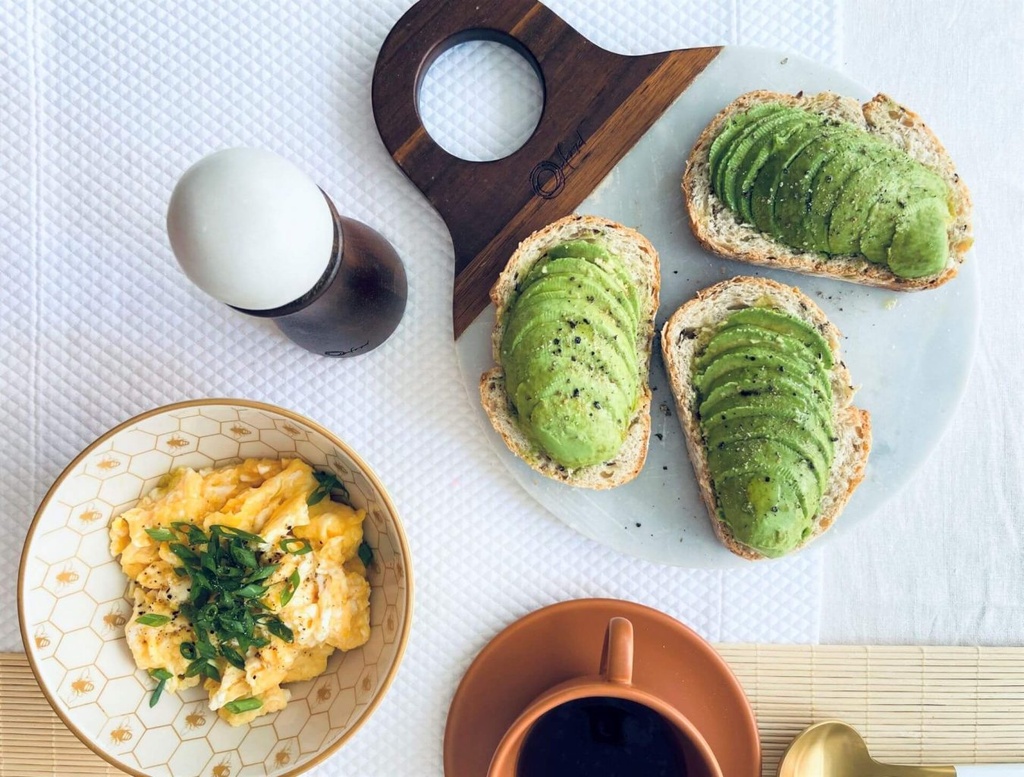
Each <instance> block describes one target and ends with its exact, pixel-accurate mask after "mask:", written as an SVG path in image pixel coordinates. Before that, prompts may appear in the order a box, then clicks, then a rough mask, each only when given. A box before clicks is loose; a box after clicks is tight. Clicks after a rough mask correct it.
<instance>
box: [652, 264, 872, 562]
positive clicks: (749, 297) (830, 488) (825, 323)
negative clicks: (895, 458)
mask: <svg viewBox="0 0 1024 777" xmlns="http://www.w3.org/2000/svg"><path fill="white" fill-rule="evenodd" d="M736 316H738V320H731V319H732V318H733V317H736ZM754 327H759V328H761V329H762V331H763V334H762V335H761V336H760V337H754V336H753V335H752V334H751V336H747V335H746V334H744V333H745V332H746V331H748V330H751V331H753V328H754ZM732 333H741V334H744V336H743V337H742V338H738V337H736V336H735V335H734V334H732ZM840 337H841V335H840V333H839V330H838V329H836V327H835V326H834V325H833V324H832V323H831V322H829V320H828V319H827V317H826V316H825V314H824V313H823V312H822V310H821V309H820V308H819V307H818V306H817V305H815V304H814V302H812V301H811V300H810V299H809V298H808V297H807V296H806V295H804V294H803V293H802V292H800V290H799V289H796V288H794V287H790V286H785V285H783V284H781V283H777V282H775V281H772V280H768V279H766V278H751V277H738V278H732V279H730V280H727V281H723V282H722V283H718V284H716V285H714V286H711V287H710V288H707V289H704V290H703V291H701V292H699V293H698V294H697V296H696V298H695V299H693V300H691V301H690V302H687V303H686V304H685V305H683V306H682V307H680V308H679V309H678V310H677V311H676V312H675V313H674V314H673V315H672V316H671V317H670V318H669V320H668V321H667V322H666V323H665V326H664V328H663V329H662V333H661V349H662V354H663V355H664V358H665V368H666V371H667V372H668V376H669V381H670V383H671V385H672V395H673V397H674V399H675V404H676V410H677V417H678V418H679V423H680V426H681V427H682V430H683V435H684V437H685V439H686V446H687V450H688V452H689V454H690V461H691V463H692V465H693V470H694V473H695V475H696V477H697V484H698V487H699V489H700V492H701V496H702V498H703V499H704V502H705V505H706V506H707V509H708V515H709V517H710V519H711V523H712V526H713V527H714V530H715V533H716V534H717V536H718V538H719V539H720V540H721V541H722V542H723V543H724V544H725V546H726V547H728V548H729V550H731V551H732V552H733V553H736V554H737V555H739V556H742V557H744V558H747V559H762V558H773V557H777V556H781V555H784V554H786V553H789V552H792V551H794V550H796V549H798V548H801V547H803V546H804V545H806V544H807V543H808V542H810V541H811V540H813V539H814V538H815V537H817V536H818V535H819V534H821V533H822V532H823V531H825V530H826V529H827V528H828V527H829V526H831V525H832V523H833V522H834V521H835V520H836V518H837V517H838V516H839V514H840V513H841V512H842V510H843V508H844V507H845V506H846V503H847V501H848V500H849V498H850V496H851V495H852V494H853V491H854V489H855V488H856V487H857V485H858V484H859V483H860V482H861V480H863V478H864V472H865V467H866V466H867V458H868V452H869V450H870V448H871V422H870V417H869V415H868V413H867V412H866V411H864V410H861V409H859V408H856V407H854V406H853V404H852V401H853V394H854V387H853V385H852V383H851V378H850V373H849V370H848V369H847V368H846V365H845V364H844V363H843V361H842V358H841V354H840V347H839V346H840ZM744 347H746V348H747V350H746V351H744V350H743V349H744ZM822 347H825V348H827V349H828V353H827V354H824V353H822V351H821V349H822ZM768 351H772V352H774V356H773V355H770V354H769V353H768ZM744 359H745V360H746V361H747V362H748V364H749V366H747V367H746V368H744V367H743V366H742V361H743V360H744ZM797 364H802V365H803V367H804V369H802V370H799V371H797V373H796V374H794V367H795V366H796V365H797ZM737 365H739V366H737ZM780 367H781V368H782V371H781V372H780V371H779V368H780ZM822 376H824V379H825V381H826V383H825V385H824V386H823V385H822V382H821V381H822ZM712 447H713V450H712V449H711V448H712Z"/></svg>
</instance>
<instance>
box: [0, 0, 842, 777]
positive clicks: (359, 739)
mask: <svg viewBox="0 0 1024 777" xmlns="http://www.w3.org/2000/svg"><path fill="white" fill-rule="evenodd" d="M407 6H408V3H407V2H403V1H402V0H373V1H372V2H371V0H353V1H352V2H343V3H337V2H333V3H331V2H324V1H320V2H315V3H301V4H286V5H285V4H282V5H277V4H263V3H227V4H202V3H195V2H189V1H188V0H168V2H164V3H160V4H144V5H134V4H124V3H120V2H117V0H100V2H94V3H93V2H90V3H86V2H56V1H55V0H39V1H38V2H30V0H24V1H23V2H15V3H13V4H12V3H5V4H3V5H2V6H0V51H3V52H4V57H3V58H0V262H2V278H3V280H2V282H0V284H2V285H0V289H2V291H3V303H2V304H0V355H2V361H0V397H2V400H0V429H2V430H3V437H2V441H3V444H2V445H0V527H2V529H3V532H4V536H5V540H6V541H5V542H3V543H2V544H0V563H2V565H3V569H5V570H7V573H6V574H4V575H3V576H2V577H0V607H2V609H3V612H4V613H5V615H4V616H3V618H2V621H0V649H5V650H15V649H19V648H20V639H19V636H18V631H17V623H16V617H15V616H14V612H15V601H16V591H15V588H16V583H15V575H14V571H15V570H16V569H17V565H18V558H19V551H20V545H21V540H22V538H23V536H24V534H25V531H26V530H27V528H28V525H29V522H30V521H31V517H32V514H33V512H34V509H35V507H36V505H37V504H38V502H39V501H40V500H41V498H42V496H43V494H44V493H45V491H46V489H47V488H48V486H49V484H50V483H51V482H52V480H53V479H54V478H55V477H56V476H57V475H58V474H59V473H60V471H61V469H62V468H63V467H64V466H65V465H66V464H67V463H68V462H69V461H70V460H71V459H72V458H73V457H74V456H75V455H76V454H77V453H78V452H79V451H80V450H81V449H82V448H83V447H84V446H85V445H87V444H88V443H89V442H91V441H92V440H93V439H94V438H95V437H96V436H98V435H99V434H100V433H102V432H103V431H105V430H107V429H108V428H110V427H112V426H114V425H116V424H117V423H119V422H121V421H122V420H124V419H126V418H128V417H129V416H131V415H133V414H135V413H138V412H141V411H143V410H146V409H149V408H152V407H155V406H157V405H160V404H163V403H166V402H170V401H177V400H182V399H188V398H195V397H201V396H238V397H248V398H252V399H258V400H263V401H268V402H272V403H276V404H279V405H282V406H284V407H287V408H290V409H293V410H296V411H298V412H300V413H303V414H306V415H308V416H310V417H311V418H313V419H315V420H317V421H319V422H321V423H323V424H324V425H326V426H327V427H329V428H331V429H333V430H334V431H336V432H337V433H338V434H339V435H340V436H342V437H343V438H344V439H346V440H347V441H348V442H349V443H350V444H351V445H352V446H353V447H354V448H355V449H356V450H357V451H359V452H360V453H361V454H363V455H364V456H365V458H366V459H367V460H368V462H369V463H370V464H371V466H373V467H374V468H375V469H376V470H377V472H378V474H379V475H380V476H381V478H382V479H383V481H384V483H385V484H387V486H388V488H389V489H390V491H391V493H392V496H393V497H394V499H395V502H396V503H397V505H398V507H399V510H400V512H401V513H402V515H403V518H404V521H405V525H406V528H407V530H408V533H409V538H410V541H411V545H412V549H413V567H414V575H415V580H416V607H415V615H414V620H413V632H412V638H411V640H410V642H409V646H408V652H407V654H406V658H405V663H404V665H403V667H402V670H401V672H400V673H399V675H398V679H397V681H396V683H395V685H394V687H393V688H392V690H391V692H390V695H389V698H388V699H387V700H386V701H385V703H384V704H383V705H382V707H381V708H380V709H379V711H378V712H377V713H376V714H375V715H374V716H373V718H372V720H371V721H370V722H369V723H368V724H367V725H366V726H365V727H364V728H363V729H362V730H361V731H360V732H359V734H358V735H357V736H356V737H355V738H354V739H353V740H352V741H351V742H350V743H349V744H348V745H346V747H345V748H344V749H343V750H342V751H341V752H340V753H339V754H338V755H337V756H335V757H334V758H332V759H330V760H329V761H328V762H327V763H326V764H325V765H323V766H322V767H321V768H320V770H319V772H318V773H319V774H324V775H327V774H330V775H342V774H344V775H356V774H359V775H363V777H375V776H379V777H385V776H386V777H396V776H401V775H409V776H410V777H412V775H417V776H419V775H425V774H433V773H439V772H440V768H441V767H440V763H441V760H440V759H441V733H442V730H443V726H444V718H445V713H446V710H447V706H448V703H449V701H450V699H451V695H452V693H453V692H454V690H455V687H456V685H457V683H458V680H459V678H460V677H461V674H462V672H463V671H464V670H465V668H466V667H467V666H468V664H469V662H470V661H471V659H472V658H473V656H474V655H475V654H476V652H477V651H478V650H479V649H480V648H481V647H482V646H483V645H484V644H485V642H486V641H487V640H488V639H489V638H490V637H492V636H493V635H494V634H495V633H497V631H499V630H500V629H501V628H503V627H504V626H505V625H507V624H508V623H509V622H511V621H512V620H513V619H515V618H517V617H519V616H521V615H524V614H526V613H527V612H529V611H531V610H533V609H535V608H537V607H539V606H542V605H545V604H549V603H552V602H556V601H559V600H564V599H569V598H576V597H589V596H612V597H621V598H626V599H631V600H635V601H639V602H642V603H644V604H647V605H651V606H654V607H657V608H659V609H662V610H664V611H666V612H668V613H669V614H671V615H673V616H675V617H678V618H680V619H681V620H683V621H684V622H686V623H688V624H689V625H691V626H692V627H694V628H695V629H697V630H698V631H699V632H700V633H702V634H703V635H704V636H706V637H708V638H709V639H712V640H730V641H731V640H736V641H746V640H751V641H795V642H814V641H816V640H817V638H818V630H819V610H820V603H821V561H820V557H819V554H818V553H817V552H816V551H814V550H811V551H809V552H806V553H803V554H801V555H799V556H797V557H795V558H793V559H791V560H785V561H782V562H780V563H775V564H766V565H752V566H751V567H749V568H748V569H743V570H740V571H733V572H728V573H726V572H719V571H714V570H710V571H702V570H684V569H673V568H667V567H659V566H655V565H651V564H647V563H643V562H638V561H636V560H634V559H631V558H627V557H624V556H621V555H618V554H616V553H614V552H612V551H610V550H608V549H606V548H604V547H601V546H599V545H596V544H595V543H593V542H590V541H589V540H586V539H584V538H582V537H581V536H579V535H577V534H575V533H574V532H572V531H570V530H569V529H567V528H565V527H563V526H562V525H561V524H559V523H558V522H557V521H556V520H555V519H554V518H553V517H551V516H550V515H549V514H547V513H546V512H545V511H544V510H543V509H542V508H541V507H539V506H538V505H537V504H536V503H534V502H533V501H532V500H531V499H529V498H528V497H527V496H526V495H525V494H524V493H523V492H521V490H520V489H519V488H518V487H517V486H516V484H515V483H514V481H513V480H512V478H511V477H510V476H509V475H508V474H507V473H506V472H505V471H504V469H503V468H502V466H501V464H500V463H499V462H498V461H497V459H496V458H495V457H494V455H493V454H492V452H491V450H490V448H489V447H488V446H487V444H486V443H485V442H484V440H483V437H482V432H481V430H480V429H479V428H478V427H477V426H476V422H475V421H474V420H473V418H472V417H471V415H470V412H469V405H468V403H469V402H471V401H474V399H473V398H471V397H467V396H466V393H465V391H464V390H463V388H462V384H461V381H460V379H459V377H458V372H457V370H458V368H457V365H456V360H455V353H454V348H453V346H452V342H451V334H450V333H451V318H450V311H451V284H452V253H451V242H450V239H449V237H448V234H447V230H446V228H445V226H444V224H443V223H442V222H441V220H440V218H439V217H438V216H437V215H436V214H435V213H434V212H433V211H432V210H431V208H430V206H429V205H428V204H427V203H426V201H425V200H424V199H423V198H422V197H421V196H420V194H419V192H418V191H417V190H416V189H415V188H414V187H413V186H412V185H411V184H409V183H408V182H407V181H406V180H405V179H404V177H403V176H402V174H401V173H400V172H399V171H398V169H397V168H396V167H395V165H394V164H393V163H392V161H391V159H390V158H389V157H388V155H387V153H386V152H385V150H384V148H383V145H382V144H381V142H380V139H379V137H378V135H377V132H376V128H375V126H374V123H373V117H372V114H371V111H370V78H371V73H372V70H373V66H374V62H375V58H376V54H377V51H378V48H379V46H380V44H381V42H382V41H383V39H384V36H385V35H386V34H387V32H388V30H389V29H390V27H391V25H392V24H393V23H394V22H395V21H396V20H397V19H398V17H399V16H400V15H401V13H402V12H403V11H404V10H405V8H406V7H407ZM550 6H551V7H552V8H553V10H555V11H556V12H557V13H560V14H561V15H563V16H564V17H565V18H566V19H567V20H568V21H570V23H572V24H573V25H574V26H575V27H577V29H579V30H580V31H581V32H583V33H584V34H585V35H587V36H589V37H590V38H591V39H592V40H594V41H595V42H596V43H598V44H600V45H603V46H605V47H607V48H610V49H613V50H616V51H620V52H623V53H629V54H642V53H648V52H651V51H658V50H664V49H669V48H682V47H686V46H697V45H710V44H718V43H743V44H761V45H767V46H774V47H777V48H781V49H784V50H786V51H791V52H795V53H800V54H805V55H808V56H810V57H814V58H816V59H819V60H822V61H824V62H827V63H829V64H838V61H839V53H840V52H839V47H838V43H837V41H838V40H839V26H838V14H837V11H836V0H818V2H815V3H813V4H806V3H803V2H800V0H748V1H746V2H740V3H737V2H735V0H685V1H684V2H678V1H677V0H675V1H674V0H644V1H643V2H625V1H624V0H595V1H594V2H586V3H585V2H582V0H557V1H556V0H552V2H550ZM476 49H477V51H476V54H481V55H483V57H484V60H483V62H482V63H477V64H476V65H473V64H472V63H471V64H470V66H469V67H466V66H465V61H464V58H466V57H470V56H471V55H472V56H475V55H474V54H472V52H473V48H472V47H469V52H467V51H464V50H460V51H457V52H454V53H453V54H452V55H450V56H448V57H446V58H445V59H444V60H442V62H440V63H439V64H438V65H437V68H438V72H436V73H435V72H432V73H431V75H430V77H429V79H428V84H427V87H426V88H425V92H424V113H425V114H428V115H429V116H430V120H431V121H433V122H435V123H436V125H437V126H444V125H446V126H447V127H448V129H447V130H446V131H447V132H448V133H450V134H451V135H452V136H453V137H455V138H456V139H458V138H460V137H462V136H463V134H464V133H463V132H462V130H463V129H464V128H465V126H466V123H467V122H468V121H471V120H472V116H473V109H472V107H471V106H472V105H473V101H474V100H479V99H480V98H481V95H482V94H486V92H483V93H482V92H481V84H489V83H499V84H500V83H502V81H501V79H502V78H504V77H505V76H506V75H508V73H510V72H511V73H522V72H523V70H522V68H521V67H520V65H519V64H518V63H517V62H516V61H515V60H514V58H510V57H508V56H501V55H495V54H494V53H493V52H490V53H487V52H484V51H483V50H481V48H480V47H479V46H477V47H476ZM446 68H452V70H453V72H455V71H457V70H459V68H461V71H460V72H462V73H465V72H469V73H470V74H472V75H473V76H474V78H469V79H463V80H462V81H460V82H452V83H450V84H449V86H445V83H446V82H445V78H446V75H445V69H446ZM449 81H450V79H449ZM517 89H518V91H516V90H517ZM508 93H509V94H513V95H519V97H520V98H522V97H525V99H529V98H530V97H531V94H532V95H534V97H536V96H537V95H539V92H535V91H534V92H531V87H529V86H523V85H520V86H519V87H515V88H512V87H509V92H508ZM517 99H518V98H517ZM510 109H511V110H513V111H518V110H521V109H520V108H517V107H516V103H514V102H512V101H506V102H502V100H501V99H500V97H499V98H497V102H496V104H494V103H492V106H491V108H486V107H485V108H482V109H480V110H481V111H482V115H489V116H491V117H492V118H491V119H489V121H490V124H489V125H488V126H490V127H491V129H492V130H494V131H496V132H499V133H500V132H501V131H507V132H508V133H510V136H511V137H513V138H514V137H515V133H517V132H518V133H519V137H520V138H521V137H522V133H523V132H528V131H529V127H527V128H526V130H523V127H522V125H523V122H524V121H526V122H527V123H529V116H527V117H526V119H522V118H519V119H517V118H516V117H515V116H513V115H510V114H509V113H508V111H509V110H510ZM488 111H490V113H488ZM502 111H505V113H502ZM517 122H518V123H517ZM507 140H508V139H507V138H506V139H505V140H504V141H503V140H502V139H501V138H500V137H499V138H498V139H497V140H496V141H494V142H496V143H497V146H499V147H500V146H501V143H502V142H506V141H507ZM455 142H462V143H465V144H466V145H464V146H463V148H464V149H466V150H467V155H471V154H472V153H474V151H473V148H474V147H473V144H472V142H470V141H467V140H465V139H463V140H456V141H455ZM236 145H249V146H259V147H264V148H268V149H271V150H273V151H276V152H278V153H281V154H283V155H284V156H286V157H287V158H289V159H291V160H292V161H294V162H295V163H296V164H297V165H299V166H300V167H301V168H303V169H304V170H307V171H308V172H309V173H310V175H311V176H313V178H314V179H315V180H316V181H318V182H319V183H320V185H321V186H322V187H323V188H324V189H325V190H326V191H327V192H328V193H329V194H330V195H331V197H332V198H333V199H334V200H335V202H336V204H337V206H338V208H339V210H340V211H341V212H343V213H345V214H347V215H350V216H352V217H354V218H356V219H360V220H362V221H365V222H366V223H368V224H370V225H371V226H373V227H375V228H377V229H378V230H380V231H381V232H383V233H384V234H385V235H386V236H387V237H388V238H389V239H390V240H391V241H392V242H393V243H394V245H395V247H396V248H397V249H398V251H399V253H400V254H401V255H402V257H403V258H404V260H405V262H406V266H407V269H408V274H409V288H410V296H409V305H408V309H407V312H406V316H405V319H404V321H403V323H402V325H401V326H400V328H399V330H398V331H397V333H396V334H395V336H394V337H393V338H392V340H390V341H389V342H388V343H387V344H386V345H385V346H384V347H382V348H380V349H379V350H377V351H375V352H373V353H371V354H369V355H367V356H364V357H362V358H358V359H353V360H328V359H324V358H321V357H317V356H313V355H310V354H308V353H306V352H304V351H302V350H300V349H299V348H297V347H296V346H294V345H292V344H291V343H290V342H289V341H288V340H286V339H285V338H284V337H283V336H282V335H281V334H280V333H279V332H278V331H277V330H276V328H275V327H274V326H273V325H272V324H271V323H269V322H266V321H261V320H256V319H252V318H247V317H245V316H243V315H241V314H238V313H235V312H233V311H231V310H229V309H227V308H226V307H224V306H223V305H220V304H218V303H216V302H214V301H213V300H211V299H209V298H207V297H205V296H204V295H202V294H201V293H200V292H199V291H197V290H196V289H195V288H193V287H192V286H191V285H190V284H189V283H188V281H187V280H186V279H185V277H184V276H183V275H182V274H181V272H180V271H179V270H178V269H177V266H176V265H175V264H174V261H173V259H172V257H171V253H170V249H169V247H168V244H167V239H166V235H165V232H164V214H165V208H166V203H167V199H168V197H169V195H170V192H171V189H172V187H173V185H174V183H175V181H176V179H177V177H178V176H179V175H180V174H181V173H182V172H183V171H184V170H185V168H186V167H188V166H189V165H190V164H192V163H193V162H195V161H196V160H197V159H199V158H200V157H202V156H203V155H205V154H207V153H209V152H212V151H214V150H217V149H219V148H223V147H227V146H236ZM478 145H479V144H478ZM484 145H485V146H486V144H484ZM485 150H486V148H485Z"/></svg>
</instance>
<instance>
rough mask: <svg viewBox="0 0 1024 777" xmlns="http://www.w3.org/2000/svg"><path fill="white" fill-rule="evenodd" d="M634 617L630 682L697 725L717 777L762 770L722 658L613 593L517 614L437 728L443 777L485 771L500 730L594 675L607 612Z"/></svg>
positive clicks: (742, 776) (752, 727)
mask: <svg viewBox="0 0 1024 777" xmlns="http://www.w3.org/2000/svg"><path fill="white" fill-rule="evenodd" d="M616 615H621V616H623V617H625V618H629V620H630V621H632V622H633V628H634V633H635V637H634V640H635V642H634V645H635V647H634V662H633V683H634V684H635V685H637V686H639V687H640V688H642V689H644V690H647V691H650V692H652V693H654V694H657V695H658V696H660V697H661V698H662V699H664V700H665V701H666V702H668V703H669V704H671V705H673V706H674V707H675V708H676V709H678V710H679V711H680V712H681V713H682V714H683V715H685V716H686V717H687V718H689V719H690V721H691V722H692V723H693V724H694V725H695V726H696V727H697V728H698V729H699V730H700V732H701V734H703V735H704V738H705V739H706V740H707V742H708V744H709V745H710V746H711V749H712V750H713V751H714V753H715V756H716V757H717V758H718V762H719V764H721V767H722V774H723V775H724V777H759V775H760V774H761V746H760V742H759V740H758V736H757V723H756V721H755V720H754V713H753V711H752V710H751V708H750V704H749V703H748V702H747V698H746V696H745V695H744V693H743V688H742V687H741V686H740V684H739V681H738V680H737V679H736V678H735V676H734V675H733V673H732V671H731V670H730V669H729V666H728V665H727V664H726V663H725V661H724V659H722V657H721V656H719V655H718V653H716V652H715V651H714V649H713V648H712V647H711V645H709V644H708V643H707V642H705V641H704V640H703V639H702V638H701V637H699V636H698V635H697V634H696V633H695V632H693V631H691V630H690V629H688V628H687V627H686V626H684V625H683V624H681V623H680V622H679V621H677V620H674V619H673V618H670V617H669V616H667V615H665V614H664V613H661V612H658V611H657V610H652V609H651V608H650V607H644V606H642V605H639V604H634V603H632V602H624V601H619V600H617V599H576V600H573V601H569V602H562V603H560V604H554V605H551V606H550V607H545V608H543V609H541V610H537V611H536V612H533V613H530V614H529V615H527V616H526V617H524V618H522V619H520V620H518V621H516V622H515V623H513V624H512V625H511V626H509V627H508V628H506V629H505V630H504V631H502V632H501V633H500V634H498V636H496V637H495V638H494V639H492V640H491V641H490V642H489V643H488V644H487V646H486V647H485V648H484V649H483V650H482V651H480V655H478V656H477V657H476V659H475V660H474V661H473V663H472V665H470V667H469V670H468V671H467V672H466V674H465V676H464V677H463V678H462V682H461V683H460V684H459V688H458V690H457V691H456V692H455V697H454V698H453V699H452V704H451V707H450V708H449V709H448V722H447V724H446V725H445V732H444V773H445V777H484V775H486V774H487V767H488V766H489V765H490V762H491V756H492V755H493V754H494V749H495V748H496V747H497V746H498V742H499V741H500V740H501V737H502V735H503V734H504V733H505V730H506V729H507V728H508V727H509V726H510V725H511V724H512V722H513V721H514V720H515V719H516V718H517V717H518V716H519V713H520V712H522V711H523V709H525V708H526V706H527V704H529V703H530V702H531V701H532V700H533V699H534V698H535V697H537V696H539V695H540V694H541V693H542V692H544V691H545V690H547V689H548V688H551V687H552V686H554V685H557V684H558V683H561V682H564V681H566V680H569V679H571V678H574V677H579V676H580V675H587V674H597V672H598V668H599V665H600V662H601V650H602V647H603V643H604V635H605V630H606V629H607V627H608V621H609V619H610V618H612V617H614V616H616Z"/></svg>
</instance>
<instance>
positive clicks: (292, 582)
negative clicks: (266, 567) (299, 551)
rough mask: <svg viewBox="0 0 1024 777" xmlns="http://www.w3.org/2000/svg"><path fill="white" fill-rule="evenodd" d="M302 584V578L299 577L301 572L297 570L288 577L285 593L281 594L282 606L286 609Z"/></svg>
mask: <svg viewBox="0 0 1024 777" xmlns="http://www.w3.org/2000/svg"><path fill="white" fill-rule="evenodd" d="M301 582H302V578H301V577H299V570H297V569H296V570H295V571H294V572H292V573H291V574H290V575H289V576H288V580H287V583H288V584H287V585H286V586H285V589H284V591H282V592H281V606H282V607H284V606H285V605H286V604H288V602H290V601H291V600H292V597H293V596H295V591H296V590H298V588H299V583H301Z"/></svg>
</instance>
